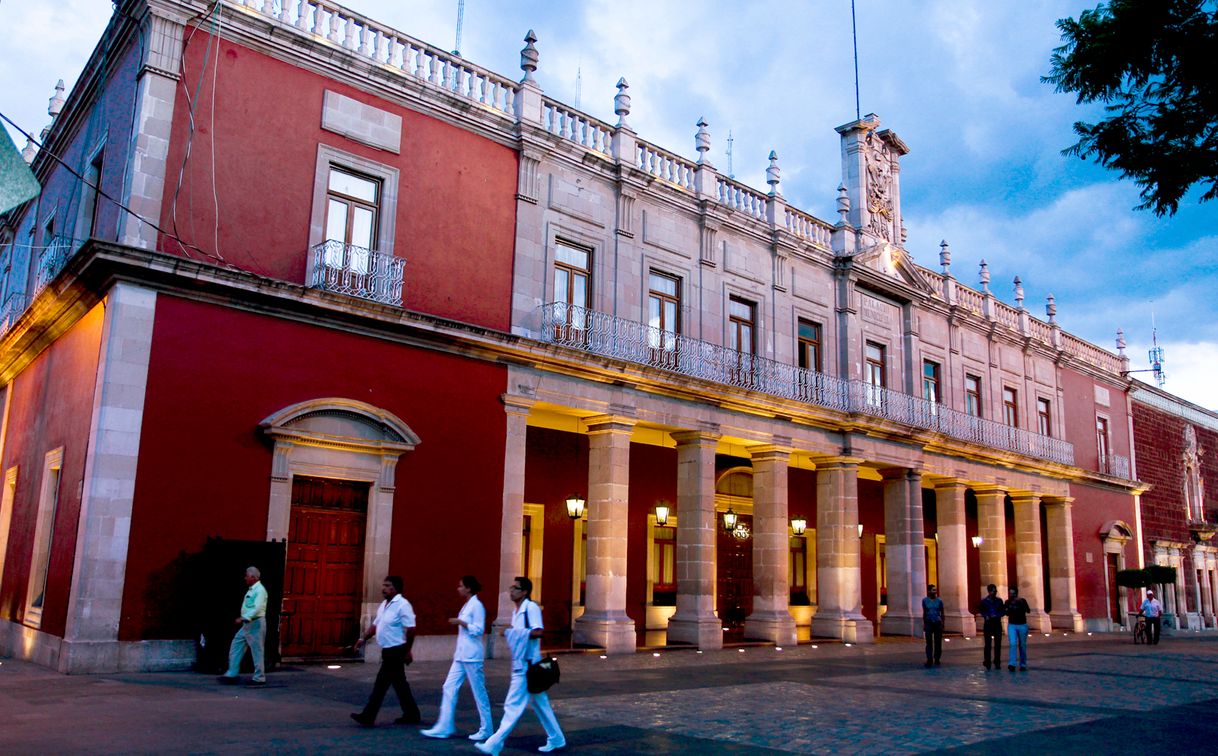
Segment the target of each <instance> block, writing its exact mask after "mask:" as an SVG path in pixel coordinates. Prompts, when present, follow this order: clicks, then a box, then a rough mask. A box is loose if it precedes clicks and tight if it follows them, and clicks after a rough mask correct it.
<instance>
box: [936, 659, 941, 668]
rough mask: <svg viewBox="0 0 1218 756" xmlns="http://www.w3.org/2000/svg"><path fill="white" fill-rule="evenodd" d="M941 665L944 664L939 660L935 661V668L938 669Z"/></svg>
mask: <svg viewBox="0 0 1218 756" xmlns="http://www.w3.org/2000/svg"><path fill="white" fill-rule="evenodd" d="M940 664H942V662H940V661H939V660H938V659H935V666H936V667H937V666H939V665H940Z"/></svg>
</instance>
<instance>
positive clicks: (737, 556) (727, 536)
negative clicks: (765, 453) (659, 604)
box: [715, 467, 753, 640]
mask: <svg viewBox="0 0 1218 756" xmlns="http://www.w3.org/2000/svg"><path fill="white" fill-rule="evenodd" d="M715 514H716V520H717V523H716V524H717V526H718V527H717V530H718V536H717V538H716V541H715V577H716V580H715V611H716V612H717V613H718V615H719V620H720V621H721V622H722V623H723V629H724V638H725V639H728V638H731V639H732V640H739V639H742V638H743V637H744V621H745V619H746V618H747V617H748V616H749V615H750V614H752V612H753V470H752V468H749V467H736V468H731V469H729V470H725V471H724V472H722V473H721V474H720V475H719V479H718V480H717V481H716V483H715ZM725 515H726V516H729V517H732V516H734V518H735V524H734V526H733V527H730V528H729V527H727V526H726V521H725Z"/></svg>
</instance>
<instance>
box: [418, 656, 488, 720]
mask: <svg viewBox="0 0 1218 756" xmlns="http://www.w3.org/2000/svg"><path fill="white" fill-rule="evenodd" d="M467 679H468V680H469V689H470V690H471V691H473V694H474V702H475V703H476V704H477V705H478V719H479V720H480V723H481V726H480V727H479V728H478V731H479V732H483V733H489V732H494V731H495V722H494V720H492V719H491V697H490V696H488V695H487V693H486V675H485V674H484V673H483V671H482V662H480V661H479V662H459V661H454V662H453V665H452V666H451V667H449V668H448V677H447V678H445V680H444V697H443V699H441V701H440V718H439V719H437V720H436V724H435V726H434V727H433V729H435V730H439V731H440V732H442V733H445V734H449V735H451V734H452V733H454V732H456V725H455V724H454V719H455V715H456V710H457V696H458V695H460V693H461V683H463V682H465V680H467Z"/></svg>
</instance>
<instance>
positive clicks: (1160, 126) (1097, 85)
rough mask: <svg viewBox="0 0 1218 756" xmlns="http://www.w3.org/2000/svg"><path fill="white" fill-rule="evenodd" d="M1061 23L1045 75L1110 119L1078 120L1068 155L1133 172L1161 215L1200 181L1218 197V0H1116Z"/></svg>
mask: <svg viewBox="0 0 1218 756" xmlns="http://www.w3.org/2000/svg"><path fill="white" fill-rule="evenodd" d="M1057 27H1058V29H1060V30H1061V32H1062V41H1063V42H1064V44H1063V45H1062V46H1061V47H1058V48H1056V49H1055V50H1054V52H1053V57H1052V61H1051V62H1052V66H1053V68H1052V71H1051V73H1050V74H1049V75H1048V76H1045V77H1043V78H1042V81H1044V82H1046V83H1049V84H1052V85H1054V86H1055V87H1056V89H1057V91H1058V92H1072V93H1075V94H1076V95H1077V101H1078V103H1079V104H1089V103H1097V102H1098V103H1103V104H1104V111H1105V113H1106V115H1107V117H1106V118H1104V119H1103V120H1101V121H1099V122H1098V123H1086V122H1083V121H1078V122H1076V123H1075V124H1074V132H1075V133H1076V134H1077V135H1078V137H1079V140H1078V142H1077V143H1076V144H1074V145H1073V146H1072V147H1069V148H1067V149H1066V150H1063V153H1064V154H1066V155H1074V156H1077V157H1080V158H1083V159H1094V160H1095V161H1096V162H1098V163H1099V164H1100V165H1103V166H1104V167H1106V168H1110V169H1113V170H1117V171H1120V172H1121V177H1122V178H1132V179H1133V180H1134V181H1135V182H1136V183H1137V184H1138V186H1139V187H1140V193H1141V197H1142V204H1140V205H1138V209H1149V210H1152V211H1154V213H1155V214H1156V215H1159V216H1163V215H1174V214H1175V213H1176V210H1177V209H1178V207H1179V204H1180V200H1181V199H1182V198H1183V197H1184V194H1185V193H1186V192H1187V191H1188V190H1189V188H1190V187H1192V186H1193V185H1194V184H1199V185H1200V186H1201V188H1203V189H1204V193H1203V195H1202V197H1201V201H1203V202H1204V201H1206V200H1212V199H1215V198H1218V0H1110V1H1109V2H1108V3H1107V4H1106V5H1100V6H1098V7H1097V8H1095V9H1094V10H1088V11H1083V12H1082V13H1080V14H1079V17H1078V19H1077V20H1076V19H1073V18H1064V19H1061V20H1059V21H1058V22H1057Z"/></svg>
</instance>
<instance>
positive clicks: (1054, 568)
mask: <svg viewBox="0 0 1218 756" xmlns="http://www.w3.org/2000/svg"><path fill="white" fill-rule="evenodd" d="M1073 501H1074V500H1073V499H1071V498H1069V497H1063V498H1060V499H1045V524H1046V530H1047V533H1046V535H1047V537H1048V539H1049V592H1050V595H1051V596H1052V597H1053V609H1052V610H1051V611H1050V612H1049V619H1050V621H1051V622H1052V625H1053V627H1056V628H1062V629H1065V630H1070V631H1072V632H1076V633H1081V632H1082V631H1083V615H1082V614H1081V613H1079V611H1078V589H1077V587H1076V585H1075V570H1074V518H1073V515H1072V513H1071V508H1072V506H1073V504H1072V502H1073Z"/></svg>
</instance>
